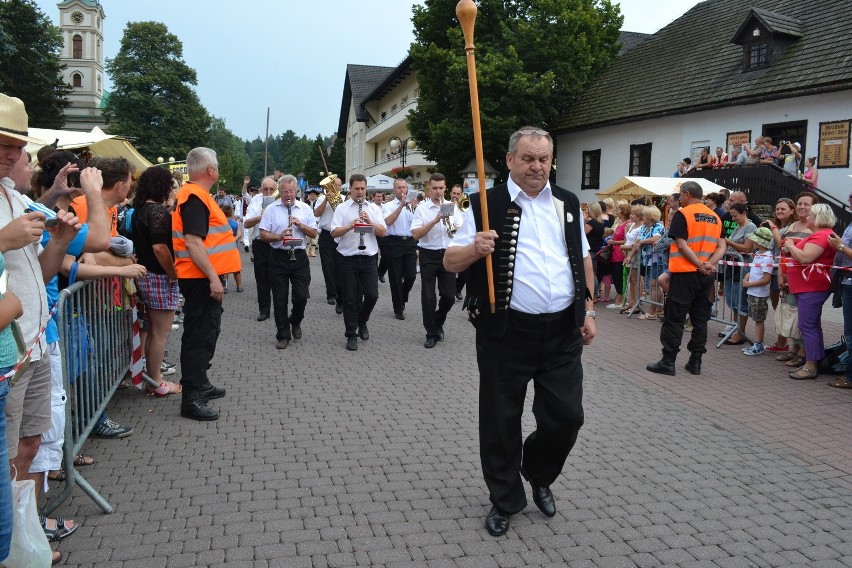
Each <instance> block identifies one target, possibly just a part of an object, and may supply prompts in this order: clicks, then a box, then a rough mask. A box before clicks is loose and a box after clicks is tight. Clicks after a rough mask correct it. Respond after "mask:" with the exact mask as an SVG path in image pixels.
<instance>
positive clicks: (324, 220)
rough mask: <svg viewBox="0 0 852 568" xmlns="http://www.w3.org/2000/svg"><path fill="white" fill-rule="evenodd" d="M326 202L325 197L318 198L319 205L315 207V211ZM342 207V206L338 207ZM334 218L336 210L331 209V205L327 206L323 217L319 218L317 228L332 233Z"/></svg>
mask: <svg viewBox="0 0 852 568" xmlns="http://www.w3.org/2000/svg"><path fill="white" fill-rule="evenodd" d="M325 202H326V199H325V195H320V196H319V197H317V204H316V205H314V209H319V206H320V205H322V204H323V203H325ZM338 207H340V205H338ZM333 218H334V209H332V208H331V205H326V206H325V209H324V210H323V212H322V215H320V216H319V217H317V226H319V228H320V229H322V230H323V231H328V232H329V233H330V232H331V220H332V219H333Z"/></svg>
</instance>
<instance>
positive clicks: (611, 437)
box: [59, 254, 852, 568]
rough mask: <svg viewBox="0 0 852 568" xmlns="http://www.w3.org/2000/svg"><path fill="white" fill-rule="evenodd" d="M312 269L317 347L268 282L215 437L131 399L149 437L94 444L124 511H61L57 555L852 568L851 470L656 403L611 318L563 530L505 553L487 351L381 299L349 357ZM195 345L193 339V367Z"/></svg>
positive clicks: (231, 329)
mask: <svg viewBox="0 0 852 568" xmlns="http://www.w3.org/2000/svg"><path fill="white" fill-rule="evenodd" d="M243 260H244V266H245V267H247V271H248V272H250V266H251V264H250V263H249V261H248V255H245V254H244V255H243ZM312 270H313V284H312V289H311V292H312V294H313V298H312V299H311V300H310V301H309V304H308V310H307V319H306V320H305V322H304V323H303V325H302V328H303V330H304V339H302V340H300V341H294V342H292V343H291V346H290V348H288V349H287V350H284V351H279V350H276V349H275V337H274V325H273V323H272V320H268V321H266V322H262V323H258V322H256V321H255V317H256V315H257V313H256V312H257V308H256V304H255V292H254V285H253V278H252V276H251V275H250V274H245V275H244V281H245V285H246V287H247V291H246V292H245V293H243V294H236V293H234V291H233V284H231V287H232V289H231V293H229V294H228V295H227V296H226V297H225V307H226V312H225V314H224V321H223V330H222V337H221V339H220V342H219V349H218V351H217V355H216V358H215V360H214V365H213V368H212V369H211V377H212V380H213V382H214V384H216V385H221V386H225V387H227V389H228V395H227V396H226V397H225V398H224V399H220V400H217V401H213V403H212V405H213V406H215V407H216V408H218V409H219V411H220V412H221V415H222V417H221V419H220V420H219V421H218V422H211V423H199V422H194V421H190V420H186V419H182V418H180V417H179V415H178V405H179V397H176V396H170V397H166V398H164V399H153V398H146V397H145V396H144V395H143V394H141V393H140V392H138V391H136V390H135V389H128V390H125V391H119V392H118V393H117V394H116V396H115V397H114V400H113V403H112V404H111V406H110V409H109V413H110V416H111V417H112V418H113V419H114V420H116V421H118V422H120V423H129V424H132V425H133V426H134V427H135V432H134V434H133V435H132V436H130V437H128V438H125V439H122V440H92V441H91V442H90V444H89V445H88V446H87V453H88V454H91V455H93V456H94V457H95V459H96V460H97V464H96V465H94V466H91V467H86V468H82V473H83V474H84V475H85V476H86V478H87V479H88V480H89V481H90V482H91V483H92V484H93V485H94V486H95V487H97V488H98V489H99V490H100V491H101V492H102V494H103V495H104V496H105V497H106V498H107V499H108V500H109V501H110V502H111V503H112V504H113V505H114V506H115V512H114V513H112V514H103V513H101V511H100V510H99V509H98V508H97V507H96V506H95V505H94V504H93V503H92V502H91V501H90V500H89V499H88V497H86V496H85V495H84V494H83V493H82V492H81V491H79V490H77V491H75V493H74V496H73V497H72V498H71V499H70V500H69V501H68V502H67V503H66V504H65V505H63V506H62V507H61V508H60V510H59V512H60V513H61V514H62V515H64V516H66V517H72V518H75V519H77V520H78V521H80V522H82V527H81V528H80V529H79V530H78V531H77V532H76V534H75V535H74V536H72V537H70V538H69V539H67V540H66V541H64V542H62V543H61V544H60V550H62V551H63V553H64V554H65V557H66V558H65V561H64V565H66V566H79V567H86V568H89V567H98V568H112V567H116V568H118V567H121V568H142V567H158V568H177V567H191V566H216V567H220V566H221V567H224V566H227V567H235V568H239V567H256V568H272V567H285V566H286V567H302V566H304V567H313V568H320V567H329V568H338V567H347V566H375V567H387V568H391V567H393V568H397V567H409V566H411V567H415V566H417V567H430V568H443V567H461V568H465V567H471V568H472V567H477V568H479V567H485V568H487V567H500V568H509V567H515V566H560V567H562V566H571V567H572V568H573V567H577V568H586V567H589V568H591V567H598V568H605V567H622V566H628V567H632V566H641V567H645V566H683V567H720V568H729V567H730V568H734V567H741V566H742V567H746V566H822V567H827V568H828V567H835V566H837V567H840V566H852V488H850V486H849V485H846V484H844V483H838V482H837V478H838V477H842V475H839V473H838V470H837V469H836V468H835V467H832V466H831V465H830V464H826V463H825V462H824V461H822V460H820V459H819V458H818V457H817V458H814V457H807V459H803V458H802V457H801V455H802V454H801V452H796V451H794V450H792V449H791V448H790V447H789V446H788V445H786V444H783V443H780V442H778V441H777V440H774V441H773V440H771V439H767V438H766V437H763V436H760V435H758V433H757V432H756V430H755V429H754V428H752V427H750V426H746V425H743V424H742V423H740V422H736V421H734V420H732V419H731V418H730V416H726V415H725V414H724V413H722V412H720V411H718V410H716V409H714V408H713V407H712V405H710V404H705V403H701V402H700V401H699V402H696V401H695V400H691V399H690V397H689V396H685V395H684V394H682V393H680V392H672V391H671V390H670V389H666V388H664V386H661V385H660V384H659V383H653V382H648V383H647V384H642V382H641V380H642V377H646V379H647V373H644V374H642V373H632V374H631V373H616V372H614V371H613V368H612V366H611V365H608V364H606V361H607V360H608V359H609V358H610V356H611V355H612V354H613V352H614V350H616V349H617V345H620V344H617V343H616V342H615V339H614V337H613V336H612V330H613V329H617V328H618V326H621V325H624V324H623V323H622V322H621V320H617V319H616V318H618V317H619V316H614V315H606V316H605V317H602V318H601V321H600V325H599V326H600V328H601V331H602V332H603V333H604V334H607V337H602V338H601V341H599V342H598V344H597V345H596V346H595V347H594V348H592V349H589V350H588V352H587V354H586V356H585V362H586V363H585V367H586V380H585V385H586V393H585V407H586V425H585V427H584V428H583V430H582V431H581V433H580V438H579V441H578V443H577V446H576V447H575V449H574V451H573V452H572V454H571V456H570V457H569V459H568V463H567V465H566V467H565V471H564V473H563V475H562V476H561V477H560V478H559V479H558V481H557V482H556V483H555V484H554V486H553V490H554V493H555V495H556V498H557V506H558V513H557V515H556V516H555V517H554V518H552V519H547V518H546V517H544V515H543V514H542V513H540V512H539V511H538V510H537V509H536V508H535V506H534V505H533V504H532V500H531V499H530V505H529V507H528V508H527V509H526V511H525V512H524V513H522V514H518V515H515V516H514V517H513V518H512V525H511V529H510V531H509V533H508V535H507V536H506V537H504V538H497V539H495V538H492V537H490V536H489V535H488V534H487V532H486V531H485V529H484V527H483V517H484V515H485V513H486V512H487V510H488V508H489V503H488V496H487V493H486V489H485V485H484V483H483V481H482V478H481V473H480V465H479V454H478V441H477V440H478V438H477V373H476V366H475V361H474V358H473V351H474V347H473V330H472V327H471V326H470V325H469V324H468V323H467V321H466V319H465V318H464V316H463V314H462V312H461V310H460V309H458V306H457V309H454V310H453V311H452V312H451V314H450V318H449V319H448V322H447V325H446V326H445V330H446V340H445V341H443V342H441V343H439V344H438V346H437V347H436V348H434V349H431V350H427V349H424V348H423V347H422V343H423V341H424V339H425V336H424V332H423V329H422V324H421V322H420V308H419V290H420V282H419V281H418V282H417V283H416V284H415V288H414V290H413V292H412V298H411V299H412V301H411V302H410V303H409V305H408V309H407V311H406V315H407V319H406V320H405V321H398V320H396V319H394V318H393V311H392V309H391V304H390V294H389V292H388V288H387V285H380V288H379V290H380V299H379V303H378V305H377V307H376V311H375V312H374V316H373V319H372V320H371V321H370V324H369V327H370V331H371V338H370V340H369V341H366V342H364V341H362V342H360V345H359V350H358V351H357V352H347V351H345V350H344V344H345V339H344V337H343V321H342V317H341V316H337V315H335V313H334V309H333V307H332V306H329V305H327V304H326V303H325V291H324V290H323V285H322V278H321V272H320V268H319V258H316V259H312ZM636 323H641V324H645V323H646V322H636ZM627 325H631V326H632V325H636V324H635V323H630V324H627ZM607 328H609V332H608V331H607ZM650 329H654V330H656V329H657V328H650ZM655 333H656V331H655ZM178 345H179V332H176V333H174V334H173V337H172V338H171V340H170V343H169V348H170V350H171V352H172V354H173V355H172V357H174V358H175V359H176V357H175V355H174V354H176V353H177V349H178ZM637 347H638V349H639V350H640V351H644V352H645V353H648V354H650V355H648V357H651V358H652V357H653V356H654V355H655V354H656V353H657V349H658V347H659V344H658V342H657V338H656V336H655V335H654V334H652V333H646V334H643V335H642V336H641V337H639V338H638V339H637V341H636V342H634V343H632V344H631V346H630V350H631V351H633V350H635V349H636V348H637ZM596 361H597V362H596ZM644 362H645V361H644V360H643V361H642V367H643V366H644ZM637 368H638V369H641V367H637ZM627 375H629V376H627ZM176 376H177V377H179V375H176ZM173 378H174V377H173ZM677 378H678V379H681V380H684V381H685V379H683V378H681V377H680V376H679V377H677ZM702 379H703V380H704V381H709V380H711V377H709V376H708V377H702ZM684 384H685V385H688V384H700V383H699V382H698V381H695V380H691V382H689V383H684ZM678 388H680V389H681V390H686V389H687V388H688V387H687V386H683V385H679V387H678ZM823 388H827V387H824V385H823ZM829 390H832V391H833V390H834V389H829ZM531 391H532V389H530V392H531ZM829 394H831V395H836V396H838V397H841V400H842V396H843V395H844V394H849V393H843V392H840V393H837V392H833V393H829ZM529 399H531V394H530V396H528V409H527V413H526V414H525V417H524V430H525V432H529V431H530V430H531V429H532V428H533V427H534V425H533V420H532V415H531V413H530V412H529V402H530V400H529ZM792 402H794V401H791V403H792ZM718 406H720V407H724V405H723V404H720V405H718ZM849 418H850V414H846V416H845V419H846V420H847V421H848V419H849ZM812 419H813V420H814V421H817V420H818V419H819V417H817V416H814V417H812ZM831 419H832V420H835V421H836V420H837V418H836V417H832V418H831ZM847 440H848V438H847ZM846 477H847V478H848V475H847V476H846Z"/></svg>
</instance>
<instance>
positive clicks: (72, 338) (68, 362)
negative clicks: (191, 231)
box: [45, 277, 135, 514]
mask: <svg viewBox="0 0 852 568" xmlns="http://www.w3.org/2000/svg"><path fill="white" fill-rule="evenodd" d="M134 310H135V305H134V306H132V305H131V298H130V294H129V292H128V281H127V279H124V278H115V277H114V278H106V279H102V280H94V281H88V282H77V283H75V284H73V285H71V286H70V287H68V288H66V289H64V290H62V291H61V292H60V293H59V300H58V308H57V318H58V319H57V321H58V328H59V346H60V349H61V351H62V374H63V383H64V384H65V392H66V394H67V397H66V402H65V444H64V446H63V458H62V459H63V462H64V468H65V475H66V478H65V486H64V487H63V489H62V491H61V492H60V493H59V494H58V495H57V496H56V497H54V498H53V499H51V500H50V501H49V502H48V503H47V505H46V507H45V514H50V513H51V512H52V511H54V510H55V509H56V508H57V507H58V506H59V505H60V504H61V503H62V502H64V501H65V500H66V499H67V498H68V497H69V496H70V495H71V492H72V491H73V489H74V487H75V486H78V485H79V486H80V488H81V489H83V491H84V492H85V493H86V494H87V495H88V496H89V497H90V498H91V499H92V500H93V501H94V502H95V503H96V504H97V505H98V506H99V507H100V508H101V509H102V510H103V511H104V512H105V513H111V512H112V511H113V507H112V506H111V505H110V504H109V503H108V502H107V501H106V499H104V498H103V497H102V496H101V495H100V494H99V493H98V492H97V490H95V488H94V487H92V486H91V485H90V484H89V483H88V482H87V481H86V480H85V479H84V478H83V476H81V475H80V473H79V472H78V471H77V469H76V467H75V466H74V456H76V455H78V454H79V453H81V450H82V448H83V445H84V444H85V443H86V440H87V439H88V437H89V434H90V433H91V432H92V429H93V428H94V426H95V424H96V423H97V422H98V418H99V417H100V416H101V414H102V413H103V412H104V410H105V409H106V407H107V404H108V403H109V401H110V398H112V395H113V394H114V393H115V391H116V389H117V388H118V385H119V383H121V381H122V380H123V379H124V378H125V377H126V376H127V375H128V372H129V371H130V362H131V353H132V333H133V311H134Z"/></svg>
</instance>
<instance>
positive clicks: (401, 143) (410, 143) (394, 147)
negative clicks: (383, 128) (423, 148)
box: [388, 136, 417, 170]
mask: <svg viewBox="0 0 852 568" xmlns="http://www.w3.org/2000/svg"><path fill="white" fill-rule="evenodd" d="M388 147H389V148H390V149H391V151H392V152H394V153H396V152H399V165H400V167H401V168H402V169H403V170H404V169H405V157H406V154H407V153H408V150H414V149H415V148H417V142H415V141H414V138H406V139H405V140H400V139H399V136H394V137H393V138H391V139H390V140H389V141H388Z"/></svg>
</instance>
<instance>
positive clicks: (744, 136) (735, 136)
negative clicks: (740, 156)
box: [725, 130, 751, 160]
mask: <svg viewBox="0 0 852 568" xmlns="http://www.w3.org/2000/svg"><path fill="white" fill-rule="evenodd" d="M750 142H751V130H743V131H741V132H728V142H727V147H726V148H725V151H726V152H727V153H728V155H729V156H730V155H731V153H732V152H733V151H734V148H739V149H740V150H742V147H743V144H748V143H750ZM731 159H732V160H733V156H732V157H731Z"/></svg>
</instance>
